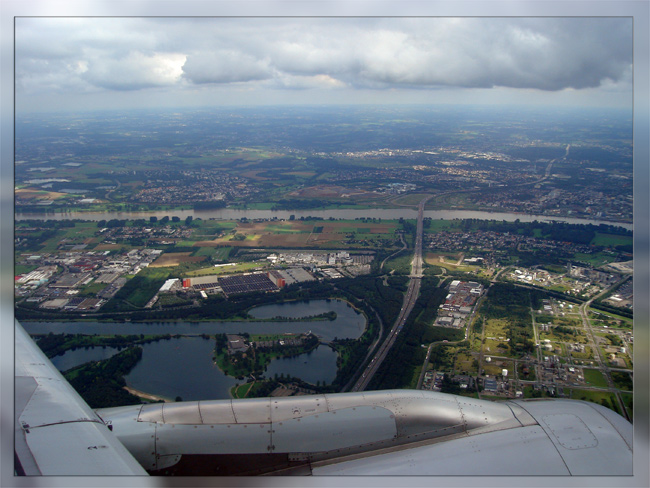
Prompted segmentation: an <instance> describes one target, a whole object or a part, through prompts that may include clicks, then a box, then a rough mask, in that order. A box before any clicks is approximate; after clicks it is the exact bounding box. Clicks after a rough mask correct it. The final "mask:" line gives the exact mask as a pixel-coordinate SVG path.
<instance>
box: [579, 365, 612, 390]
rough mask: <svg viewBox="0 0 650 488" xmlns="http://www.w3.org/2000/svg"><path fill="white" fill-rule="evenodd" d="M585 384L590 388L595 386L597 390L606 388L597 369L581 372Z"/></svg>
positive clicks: (585, 369) (604, 381) (605, 381)
mask: <svg viewBox="0 0 650 488" xmlns="http://www.w3.org/2000/svg"><path fill="white" fill-rule="evenodd" d="M582 372H583V374H584V377H585V382H586V383H588V384H589V385H591V386H597V387H599V388H607V386H608V385H607V380H605V377H604V376H603V374H602V373H601V372H600V371H599V370H597V369H589V368H584V369H583V370H582Z"/></svg>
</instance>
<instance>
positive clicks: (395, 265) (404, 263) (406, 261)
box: [384, 253, 413, 275]
mask: <svg viewBox="0 0 650 488" xmlns="http://www.w3.org/2000/svg"><path fill="white" fill-rule="evenodd" d="M411 261H413V254H410V253H402V254H400V255H399V256H397V257H396V258H393V259H389V260H388V261H386V264H384V271H386V272H387V273H390V272H394V273H395V274H404V275H405V274H409V273H410V272H411Z"/></svg>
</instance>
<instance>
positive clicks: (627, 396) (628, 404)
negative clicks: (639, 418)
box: [621, 393, 634, 418]
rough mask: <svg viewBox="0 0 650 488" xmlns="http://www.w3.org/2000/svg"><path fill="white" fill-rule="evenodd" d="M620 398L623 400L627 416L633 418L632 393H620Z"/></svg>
mask: <svg viewBox="0 0 650 488" xmlns="http://www.w3.org/2000/svg"><path fill="white" fill-rule="evenodd" d="M621 400H623V405H625V410H627V414H628V416H629V418H634V394H632V393H621Z"/></svg>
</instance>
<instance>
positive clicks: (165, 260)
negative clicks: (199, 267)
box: [150, 252, 205, 268]
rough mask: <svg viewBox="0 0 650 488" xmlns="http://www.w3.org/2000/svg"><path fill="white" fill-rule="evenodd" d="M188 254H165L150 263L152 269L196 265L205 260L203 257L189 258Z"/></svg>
mask: <svg viewBox="0 0 650 488" xmlns="http://www.w3.org/2000/svg"><path fill="white" fill-rule="evenodd" d="M190 254H192V253H190V252H170V253H165V254H163V255H162V256H160V257H159V258H158V259H156V260H155V261H154V262H153V263H151V265H150V266H151V267H152V268H163V267H166V266H178V265H179V264H181V263H198V262H201V261H204V260H205V256H190Z"/></svg>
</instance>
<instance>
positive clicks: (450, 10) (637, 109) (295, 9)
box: [0, 0, 650, 487]
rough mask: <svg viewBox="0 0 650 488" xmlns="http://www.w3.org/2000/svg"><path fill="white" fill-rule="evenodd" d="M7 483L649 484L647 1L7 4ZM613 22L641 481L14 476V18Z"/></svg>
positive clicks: (1, 385) (96, 0) (2, 285)
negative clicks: (623, 85) (621, 45)
mask: <svg viewBox="0 0 650 488" xmlns="http://www.w3.org/2000/svg"><path fill="white" fill-rule="evenodd" d="M0 14H1V17H0V32H1V36H2V37H1V39H2V44H1V49H0V73H1V75H0V76H1V78H0V82H1V91H0V137H1V139H0V157H1V159H0V327H1V333H0V366H1V369H0V373H1V374H0V399H1V400H0V405H1V410H0V414H1V416H0V429H1V430H0V431H1V433H2V434H1V437H0V452H1V455H2V457H1V461H0V462H1V464H0V475H1V478H0V486H2V487H32V486H34V487H46V486H62V487H73V486H74V487H76V486H79V487H88V486H106V487H111V486H120V487H130V486H138V487H140V486H142V487H146V486H151V487H157V486H160V487H166V486H170V487H171V486H242V487H248V486H251V487H266V486H269V487H292V486H337V487H344V486H354V487H370V486H372V487H383V486H391V487H392V486H409V487H420V486H428V487H430V486H495V487H509V486H530V487H543V486H554V487H557V486H566V487H573V486H580V487H581V486H588V487H613V486H621V487H623V486H630V487H637V486H638V487H647V486H650V467H649V463H648V459H649V458H650V455H649V449H648V442H649V435H648V432H649V419H650V412H649V402H648V389H649V388H648V385H649V384H650V381H649V378H650V376H649V370H650V368H649V366H650V347H649V346H650V340H649V339H650V336H649V328H650V308H649V304H650V281H649V272H648V270H649V269H650V261H649V257H648V251H649V249H650V238H649V220H650V200H649V195H650V151H649V146H650V144H649V142H650V141H649V138H650V117H649V115H650V113H649V112H650V110H649V109H650V99H649V98H650V84H649V75H648V74H649V69H648V68H649V60H650V56H649V48H650V37H649V34H648V32H649V29H648V27H649V23H650V3H649V2H648V0H632V1H614V0H592V1H583V0H576V1H572V0H569V1H562V2H559V1H553V0H548V1H544V0H541V1H527V0H519V1H514V0H513V1H506V0H480V1H479V0H477V1H467V0H458V1H454V2H451V1H436V0H432V1H424V0H401V1H399V2H398V1H392V0H384V1H382V0H375V1H372V0H312V1H309V0H269V1H262V0H239V1H235V0H184V1H180V0H169V1H165V0H131V1H126V0H124V1H122V0H93V1H91V0H86V1H81V0H2V2H0ZM251 15H254V16H267V17H289V16H341V17H343V16H346V17H356V16H386V17H393V16H450V17H453V16H489V17H500V16H504V17H512V16H521V17H528V16H554V17H563V16H581V17H582V16H614V17H621V16H624V17H632V18H633V19H634V216H635V220H634V224H635V225H634V254H635V256H634V259H635V270H636V273H635V279H634V291H635V295H636V300H635V313H634V315H635V338H636V339H635V345H636V347H635V353H636V354H635V358H634V359H635V360H634V371H635V374H634V383H635V388H634V391H635V395H634V403H635V408H634V411H635V413H634V419H635V422H634V431H635V439H634V441H635V442H634V461H635V463H634V476H628V477H574V478H569V477H498V476H493V477H471V476H468V477H409V478H393V477H335V478H273V477H271V478H192V479H188V478H110V477H109V478H101V477H90V478H89V477H77V478H68V477H63V478H62V477H42V478H35V477H32V478H17V477H14V476H13V385H14V379H13V350H14V348H13V339H14V327H13V323H14V321H13V307H14V304H13V283H14V281H13V217H14V215H13V212H14V207H13V189H14V186H13V183H14V173H13V170H14V167H13V161H14V77H13V73H14V18H15V17H17V16H62V17H64V16H134V17H135V16H170V17H174V16H251Z"/></svg>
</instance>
